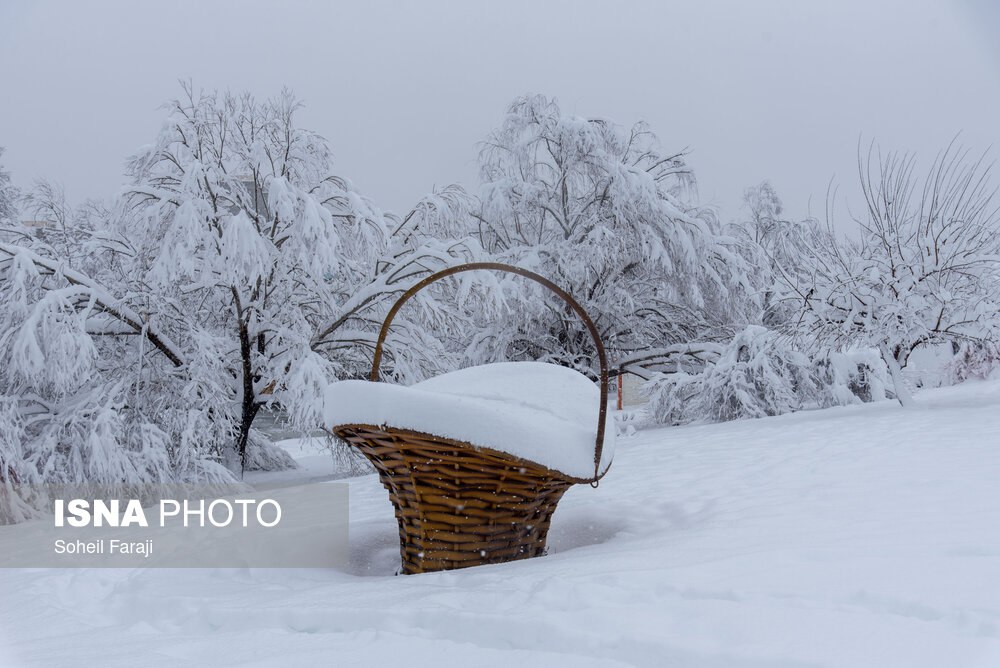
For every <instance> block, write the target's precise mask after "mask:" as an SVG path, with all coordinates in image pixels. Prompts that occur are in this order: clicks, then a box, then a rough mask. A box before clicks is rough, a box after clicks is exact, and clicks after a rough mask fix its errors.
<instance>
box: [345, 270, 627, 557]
mask: <svg viewBox="0 0 1000 668" xmlns="http://www.w3.org/2000/svg"><path fill="white" fill-rule="evenodd" d="M479 269H490V270H496V271H505V272H510V273H515V274H519V275H521V276H525V277H527V278H530V279H532V280H534V281H536V282H538V283H541V284H542V285H544V286H546V287H547V288H549V289H550V290H552V291H553V292H555V293H556V294H557V295H559V296H560V297H562V298H563V300H565V301H566V303H567V304H568V305H569V306H570V307H571V308H572V309H573V310H574V311H575V312H576V313H577V314H578V315H579V316H580V318H581V319H582V320H583V322H584V324H585V325H586V327H587V329H588V331H589V332H590V334H591V336H592V337H593V339H594V342H595V345H596V347H597V351H598V358H599V360H600V367H601V369H600V375H601V379H600V382H601V402H600V406H599V408H598V420H597V437H596V439H595V447H594V476H593V477H592V478H574V477H571V476H567V475H565V474H563V473H560V472H558V471H553V470H551V469H548V468H546V467H544V466H542V465H540V464H537V463H535V462H531V461H528V460H525V459H520V458H518V457H514V456H512V455H509V454H507V453H504V452H500V451H497V450H492V449H489V448H483V447H479V446H473V445H472V444H470V443H466V442H464V441H455V440H450V439H447V438H442V437H440V436H433V435H430V434H425V433H421V432H416V431H411V430H407V429H397V428H395V427H392V426H384V425H383V426H376V425H361V424H348V425H337V426H335V427H333V428H332V431H333V433H334V434H336V435H337V436H338V437H340V438H341V439H343V440H345V441H346V442H348V443H350V444H351V445H353V446H354V447H356V448H358V450H360V451H361V452H362V454H364V455H365V457H367V458H368V460H369V461H370V462H371V463H372V464H373V465H374V466H375V469H376V471H378V475H379V478H380V480H381V482H382V485H383V486H384V487H385V488H386V489H387V490H388V491H389V499H390V500H391V501H392V505H393V507H394V509H395V512H396V520H397V522H398V524H399V542H400V557H401V559H402V572H403V573H407V574H410V573H424V572H429V571H439V570H448V569H454V568H466V567H469V566H478V565H481V564H494V563H501V562H506V561H512V560H515V559H527V558H530V557H537V556H540V555H542V554H543V553H544V552H545V540H546V537H547V535H548V530H549V525H550V524H551V522H552V514H553V513H554V512H555V509H556V505H557V504H558V503H559V500H560V499H561V498H562V495H563V494H564V493H565V492H566V490H567V489H569V488H570V487H571V486H572V485H574V484H576V483H591V484H593V485H595V486H596V484H597V481H598V480H599V479H600V478H601V477H602V476H603V474H604V473H605V472H606V471H605V472H602V471H601V470H600V462H601V452H602V450H603V447H604V427H605V424H606V420H607V399H608V397H607V391H608V390H607V387H608V368H607V358H606V355H605V352H604V346H603V344H602V343H601V339H600V336H599V335H598V333H597V328H596V327H595V326H594V323H593V321H591V319H590V317H589V316H588V315H587V314H586V312H585V311H584V310H583V308H582V307H581V306H580V305H579V304H578V303H577V302H576V301H575V300H574V299H573V298H572V297H571V296H570V295H569V294H568V293H566V292H565V291H564V290H562V289H561V288H559V287H558V286H556V285H555V284H553V283H552V282H551V281H549V280H548V279H546V278H543V277H542V276H539V275H538V274H535V273H533V272H530V271H527V270H525V269H521V268H519V267H511V266H508V265H503V264H497V263H488V262H480V263H473V264H464V265H459V266H456V267H451V268H449V269H445V270H442V271H439V272H437V273H435V274H432V275H430V276H428V277H427V278H425V279H423V280H422V281H420V282H419V283H417V284H416V285H414V286H413V287H412V288H410V289H409V290H407V291H406V292H405V293H404V294H403V295H402V296H401V297H400V298H399V300H398V301H397V302H396V303H395V304H394V305H393V307H392V308H391V309H390V310H389V313H388V315H387V316H386V319H385V322H383V323H382V330H381V331H380V332H379V338H378V342H377V344H376V347H375V356H374V360H373V362H372V372H371V377H370V380H372V381H378V379H379V363H380V361H381V357H382V346H383V344H384V342H385V337H386V335H387V334H388V331H389V326H390V325H391V324H392V320H393V318H394V317H395V315H396V312H397V311H399V309H400V308H401V307H402V305H403V304H404V303H405V302H406V301H407V300H408V299H409V298H410V297H412V296H413V295H414V294H416V293H417V292H418V291H420V290H421V289H423V288H424V287H426V286H427V285H429V284H430V283H433V282H434V281H437V280H439V279H442V278H445V277H446V276H451V275H453V274H457V273H460V272H465V271H473V270H479Z"/></svg>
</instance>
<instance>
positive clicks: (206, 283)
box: [0, 87, 471, 501]
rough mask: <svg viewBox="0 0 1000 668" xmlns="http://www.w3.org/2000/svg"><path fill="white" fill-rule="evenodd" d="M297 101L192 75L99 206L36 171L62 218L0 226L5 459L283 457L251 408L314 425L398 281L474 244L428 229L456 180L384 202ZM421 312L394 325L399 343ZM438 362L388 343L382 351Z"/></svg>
mask: <svg viewBox="0 0 1000 668" xmlns="http://www.w3.org/2000/svg"><path fill="white" fill-rule="evenodd" d="M298 107H299V103H298V102H297V101H296V100H295V98H294V97H293V96H291V94H288V93H285V94H282V95H281V96H279V97H277V98H275V99H272V100H267V101H264V102H258V101H257V100H255V99H254V98H253V97H251V96H250V95H230V94H215V93H210V94H201V95H197V94H195V93H194V92H193V91H192V90H191V89H190V87H188V88H186V90H185V96H184V97H183V98H182V99H179V100H175V101H173V102H172V103H170V104H169V105H168V118H167V121H166V122H165V124H164V126H163V129H162V130H161V132H160V134H159V136H158V137H157V139H156V141H155V142H154V143H152V144H151V145H149V146H147V147H145V148H144V149H143V150H142V151H141V152H140V153H138V154H137V155H135V156H134V157H133V158H132V159H131V160H130V161H129V165H128V174H129V185H128V187H127V188H126V191H125V193H124V195H123V196H122V197H121V198H120V199H119V200H118V201H117V202H115V203H114V205H112V206H111V207H108V208H107V209H100V210H99V211H100V212H101V215H89V214H88V215H82V214H81V215H77V214H76V213H74V212H75V211H77V210H74V209H72V207H69V206H65V205H64V203H63V201H62V198H61V197H60V196H59V193H58V191H57V190H55V189H51V188H50V189H47V190H46V189H37V190H36V194H35V199H34V200H33V202H32V205H33V206H34V207H36V208H37V209H38V210H40V211H43V213H45V214H46V215H45V217H44V218H43V220H50V219H51V220H53V221H58V220H61V221H64V222H65V224H62V223H61V222H60V223H59V224H58V225H54V226H53V229H52V230H51V232H52V233H51V234H47V235H27V236H23V235H22V236H21V237H18V238H16V239H13V240H12V241H11V242H4V243H2V244H0V282H2V283H3V288H4V289H3V290H0V294H2V295H3V296H2V298H0V420H3V423H2V424H0V427H2V428H3V433H4V435H5V441H4V442H3V443H0V446H2V448H3V449H2V450H0V458H3V460H4V461H7V462H8V466H9V467H10V470H11V475H9V476H6V478H5V479H7V480H8V481H9V480H12V479H15V476H16V479H18V480H26V479H31V476H35V477H37V479H39V480H41V481H44V482H78V481H81V480H87V481H90V482H95V483H104V484H119V483H120V484H124V485H135V484H141V483H144V482H150V481H161V480H174V481H189V480H202V481H204V480H218V481H222V480H232V479H233V477H232V473H231V472H230V471H236V472H239V471H240V470H241V469H245V468H257V467H271V468H273V467H280V466H285V465H290V464H291V461H290V460H289V459H288V458H287V456H282V454H283V453H282V452H281V451H278V450H276V449H273V448H271V447H270V446H269V444H268V443H267V442H266V439H264V438H263V437H262V436H261V435H260V434H258V433H257V432H256V431H255V430H254V428H253V423H254V418H255V417H256V415H257V413H258V412H259V410H260V408H261V407H262V406H264V405H268V404H271V405H280V406H281V407H283V408H284V409H286V410H287V412H288V414H289V419H290V421H291V424H292V426H293V427H299V428H302V429H303V430H305V429H313V428H315V427H316V426H319V425H320V424H321V420H320V415H319V402H320V399H321V397H322V392H323V388H324V387H325V385H326V384H327V383H328V382H329V381H331V380H333V379H334V378H338V377H345V376H356V375H361V373H362V372H366V371H367V364H368V358H367V353H366V350H365V349H366V348H370V347H372V346H373V345H374V339H375V335H376V332H377V327H378V324H379V323H380V322H381V317H382V314H384V312H385V310H386V309H387V308H388V304H389V303H390V300H391V299H392V298H394V297H395V296H396V295H398V294H399V293H401V292H402V291H403V290H405V289H406V288H407V287H409V286H410V285H411V284H412V283H413V282H414V281H416V280H418V279H419V277H421V276H422V275H424V274H426V273H428V272H430V271H433V270H435V269H437V268H440V267H441V266H444V265H445V264H449V263H454V262H456V261H457V260H458V259H459V258H467V257H470V255H469V254H470V252H471V251H470V248H471V247H470V245H469V244H468V243H467V242H466V241H463V240H451V239H433V238H429V236H428V235H427V234H426V233H425V232H424V231H423V230H422V229H421V228H422V227H434V226H435V225H436V224H438V223H437V222H436V218H435V216H439V215H443V214H441V211H440V210H441V209H442V207H445V205H446V203H447V202H448V200H449V197H448V196H446V195H440V194H437V195H432V196H430V197H429V198H427V200H425V201H422V202H421V203H419V204H418V206H417V207H416V208H415V210H414V212H411V214H410V215H408V216H406V217H405V218H404V219H402V220H399V219H396V218H393V217H391V216H386V215H383V214H382V212H381V211H379V210H378V209H377V208H376V207H375V206H374V205H373V204H372V203H371V202H369V201H368V200H367V199H365V198H364V197H362V196H361V195H360V194H358V193H357V191H356V190H355V189H354V188H353V187H352V186H351V184H350V183H349V182H348V181H346V180H345V179H343V178H340V177H337V176H335V175H334V174H333V173H332V171H331V154H330V149H329V147H328V146H327V144H326V142H325V141H324V140H323V139H322V138H321V137H319V136H318V135H316V134H315V133H312V132H309V131H306V130H303V129H300V128H298V127H297V126H296V124H295V122H294V116H295V112H296V110H297V109H298ZM92 210H94V211H97V210H98V209H92ZM60 217H61V218H60ZM81 221H84V222H86V224H85V225H84V224H83V223H82V222H81ZM62 230H65V234H64V233H63V232H62ZM69 238H73V239H74V241H75V242H76V243H74V244H70V245H71V246H72V250H69V249H68V246H70V245H67V244H64V243H62V242H64V241H65V240H66V239H69ZM424 306H425V311H427V313H431V314H432V313H433V312H434V308H433V305H426V304H424ZM416 330H417V328H416V326H415V325H411V326H410V327H409V328H407V327H406V326H405V325H403V326H401V328H400V329H398V330H397V331H396V332H395V337H394V339H393V340H391V341H390V344H392V345H393V349H394V350H397V351H402V350H403V349H404V348H405V347H406V346H405V345H399V343H400V342H402V341H406V342H409V343H412V342H413V341H414V340H415V337H417V336H419V332H418V331H416ZM418 350H419V349H418ZM435 363H437V360H436V359H435V358H434V356H433V351H431V353H430V354H425V355H422V356H421V355H413V354H410V355H406V354H403V353H402V352H400V354H398V355H397V356H396V358H395V359H394V360H393V364H390V365H389V367H390V368H391V369H392V372H393V373H396V374H397V375H400V376H404V375H407V373H409V374H410V375H413V374H414V368H416V367H420V366H421V365H422V366H423V367H427V368H429V367H432V366H434V364H435ZM223 465H225V467H228V469H229V470H227V468H225V467H224V466H223ZM22 501H23V499H22Z"/></svg>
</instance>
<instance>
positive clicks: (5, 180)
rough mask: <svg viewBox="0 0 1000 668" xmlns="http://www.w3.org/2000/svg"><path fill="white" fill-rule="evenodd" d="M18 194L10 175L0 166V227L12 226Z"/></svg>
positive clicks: (1, 154) (1, 148) (15, 215)
mask: <svg viewBox="0 0 1000 668" xmlns="http://www.w3.org/2000/svg"><path fill="white" fill-rule="evenodd" d="M4 150H5V149H4V147H3V146H0V158H2V157H3V154H4ZM18 197H19V193H18V190H17V188H15V187H14V184H13V183H11V180H10V173H9V172H7V171H6V170H5V169H4V168H3V164H0V227H3V226H5V225H10V224H13V223H14V222H15V221H16V220H17V200H18Z"/></svg>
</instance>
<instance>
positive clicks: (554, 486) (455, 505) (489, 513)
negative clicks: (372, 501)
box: [334, 425, 575, 574]
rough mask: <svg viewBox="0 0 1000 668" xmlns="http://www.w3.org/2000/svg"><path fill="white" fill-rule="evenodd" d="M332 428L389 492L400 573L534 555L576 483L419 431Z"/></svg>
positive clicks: (495, 561) (500, 454) (539, 552)
mask: <svg viewBox="0 0 1000 668" xmlns="http://www.w3.org/2000/svg"><path fill="white" fill-rule="evenodd" d="M334 433H335V434H336V435H337V436H338V437H340V438H342V439H344V440H345V441H347V442H348V443H350V444H351V445H352V446H354V447H356V448H358V449H359V450H360V451H361V452H362V454H364V455H365V457H367V458H368V460H369V461H370V462H371V463H372V464H373V465H374V466H375V469H376V470H377V471H378V474H379V478H380V480H381V481H382V485H383V486H384V487H385V488H386V489H387V490H388V491H389V499H390V501H392V505H393V508H394V509H395V511H396V520H397V522H398V524H399V550H400V557H401V559H402V572H403V573H406V574H412V573H425V572H430V571H441V570H450V569H455V568H468V567H470V566H480V565H482V564H496V563H503V562H507V561H513V560H516V559H528V558H530V557H537V556H541V555H542V554H544V552H545V540H546V538H547V536H548V531H549V525H550V524H551V522H552V514H553V513H554V512H555V509H556V505H557V504H558V503H559V500H560V499H561V498H562V495H563V494H564V493H565V492H566V490H567V489H569V488H570V487H571V486H572V485H573V484H574V482H575V481H573V480H569V479H566V478H562V477H559V474H557V473H556V472H554V471H550V470H548V469H544V468H542V467H540V466H538V465H536V464H532V463H531V462H526V461H522V460H516V459H513V458H510V457H505V456H504V455H503V454H502V453H497V452H494V451H490V450H482V449H477V448H474V447H473V446H472V445H470V444H468V443H464V442H462V441H451V440H448V439H443V438H440V437H437V436H431V435H429V434H423V433H420V432H414V431H408V430H404V429H394V428H392V427H374V426H370V425H345V426H340V427H337V428H336V429H335V430H334Z"/></svg>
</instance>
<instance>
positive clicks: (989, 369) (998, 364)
mask: <svg viewBox="0 0 1000 668" xmlns="http://www.w3.org/2000/svg"><path fill="white" fill-rule="evenodd" d="M998 370H1000V347H998V346H997V344H995V343H993V342H990V341H975V342H966V343H962V344H960V345H959V348H958V352H957V353H956V354H955V356H954V357H953V358H952V359H951V361H949V362H948V363H947V364H946V365H945V368H944V374H945V377H946V378H947V379H948V380H950V381H951V383H952V384H956V383H963V382H965V381H967V380H973V379H978V380H986V379H987V378H990V377H992V376H993V375H994V374H996V373H998Z"/></svg>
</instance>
